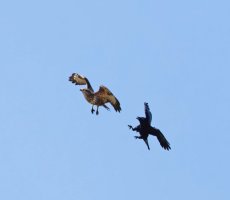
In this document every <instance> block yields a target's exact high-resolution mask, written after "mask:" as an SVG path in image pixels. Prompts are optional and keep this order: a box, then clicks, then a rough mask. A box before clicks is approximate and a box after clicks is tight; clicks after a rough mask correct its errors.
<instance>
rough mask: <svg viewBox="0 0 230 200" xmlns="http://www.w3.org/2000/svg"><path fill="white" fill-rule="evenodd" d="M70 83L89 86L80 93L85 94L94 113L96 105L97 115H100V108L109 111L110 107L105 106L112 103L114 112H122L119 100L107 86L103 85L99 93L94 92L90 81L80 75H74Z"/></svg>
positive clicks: (70, 78)
mask: <svg viewBox="0 0 230 200" xmlns="http://www.w3.org/2000/svg"><path fill="white" fill-rule="evenodd" d="M69 81H71V82H72V83H73V84H75V85H87V88H84V89H80V91H81V92H82V93H83V95H84V97H85V99H86V100H87V101H88V102H89V103H90V104H92V109H91V112H92V113H94V111H95V110H94V109H93V107H94V105H95V106H97V110H96V114H97V115H98V114H99V112H98V108H99V106H103V107H104V108H106V109H107V110H109V107H107V106H106V105H105V104H106V103H110V104H111V105H112V106H113V108H114V110H115V111H116V112H120V111H121V106H120V102H119V101H118V99H117V98H116V97H115V96H114V95H113V93H112V92H111V91H110V90H109V89H108V88H107V87H105V86H103V85H101V86H100V88H99V90H98V91H97V92H94V90H93V88H92V86H91V84H90V82H89V80H88V79H87V78H86V77H84V76H81V75H79V74H76V73H73V74H72V75H71V76H70V77H69Z"/></svg>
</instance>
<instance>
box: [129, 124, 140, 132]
mask: <svg viewBox="0 0 230 200" xmlns="http://www.w3.org/2000/svg"><path fill="white" fill-rule="evenodd" d="M128 127H129V128H130V129H132V131H138V127H135V128H133V127H132V126H131V125H128Z"/></svg>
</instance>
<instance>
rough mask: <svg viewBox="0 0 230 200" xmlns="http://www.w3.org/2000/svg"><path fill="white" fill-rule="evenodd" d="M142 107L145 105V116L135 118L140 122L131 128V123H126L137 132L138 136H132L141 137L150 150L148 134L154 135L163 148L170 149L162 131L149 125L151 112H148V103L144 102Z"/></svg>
mask: <svg viewBox="0 0 230 200" xmlns="http://www.w3.org/2000/svg"><path fill="white" fill-rule="evenodd" d="M144 107H145V117H137V118H136V119H137V120H138V121H139V122H140V124H139V125H138V126H137V127H135V128H133V127H132V126H131V125H128V127H129V128H130V129H132V130H133V131H136V132H139V134H140V136H134V137H135V138H136V139H143V140H144V142H145V144H146V145H147V147H148V150H150V148H149V143H148V136H149V135H153V136H156V137H157V139H158V141H159V142H160V145H161V147H162V148H164V149H165V150H169V149H171V147H170V144H169V142H168V141H167V140H166V138H165V136H164V135H163V134H162V132H161V131H160V130H159V129H157V128H155V127H152V126H151V121H152V113H151V112H150V109H149V105H148V103H144Z"/></svg>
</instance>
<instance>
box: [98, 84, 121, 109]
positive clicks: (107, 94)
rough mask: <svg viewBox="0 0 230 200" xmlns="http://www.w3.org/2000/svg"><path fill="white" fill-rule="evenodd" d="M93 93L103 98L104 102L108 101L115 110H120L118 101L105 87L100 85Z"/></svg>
mask: <svg viewBox="0 0 230 200" xmlns="http://www.w3.org/2000/svg"><path fill="white" fill-rule="evenodd" d="M95 95H97V96H98V97H99V98H103V99H104V100H105V103H108V102H109V103H110V104H111V105H112V106H113V108H114V109H115V111H116V112H117V111H118V112H120V111H121V106H120V102H119V101H118V99H117V98H116V97H115V96H114V95H113V93H112V92H111V91H110V90H109V89H108V88H107V87H105V86H103V85H101V86H100V88H99V91H98V92H96V93H95Z"/></svg>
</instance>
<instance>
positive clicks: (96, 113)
mask: <svg viewBox="0 0 230 200" xmlns="http://www.w3.org/2000/svg"><path fill="white" fill-rule="evenodd" d="M98 108H99V106H97V111H96V115H98V114H99V112H98Z"/></svg>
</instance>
